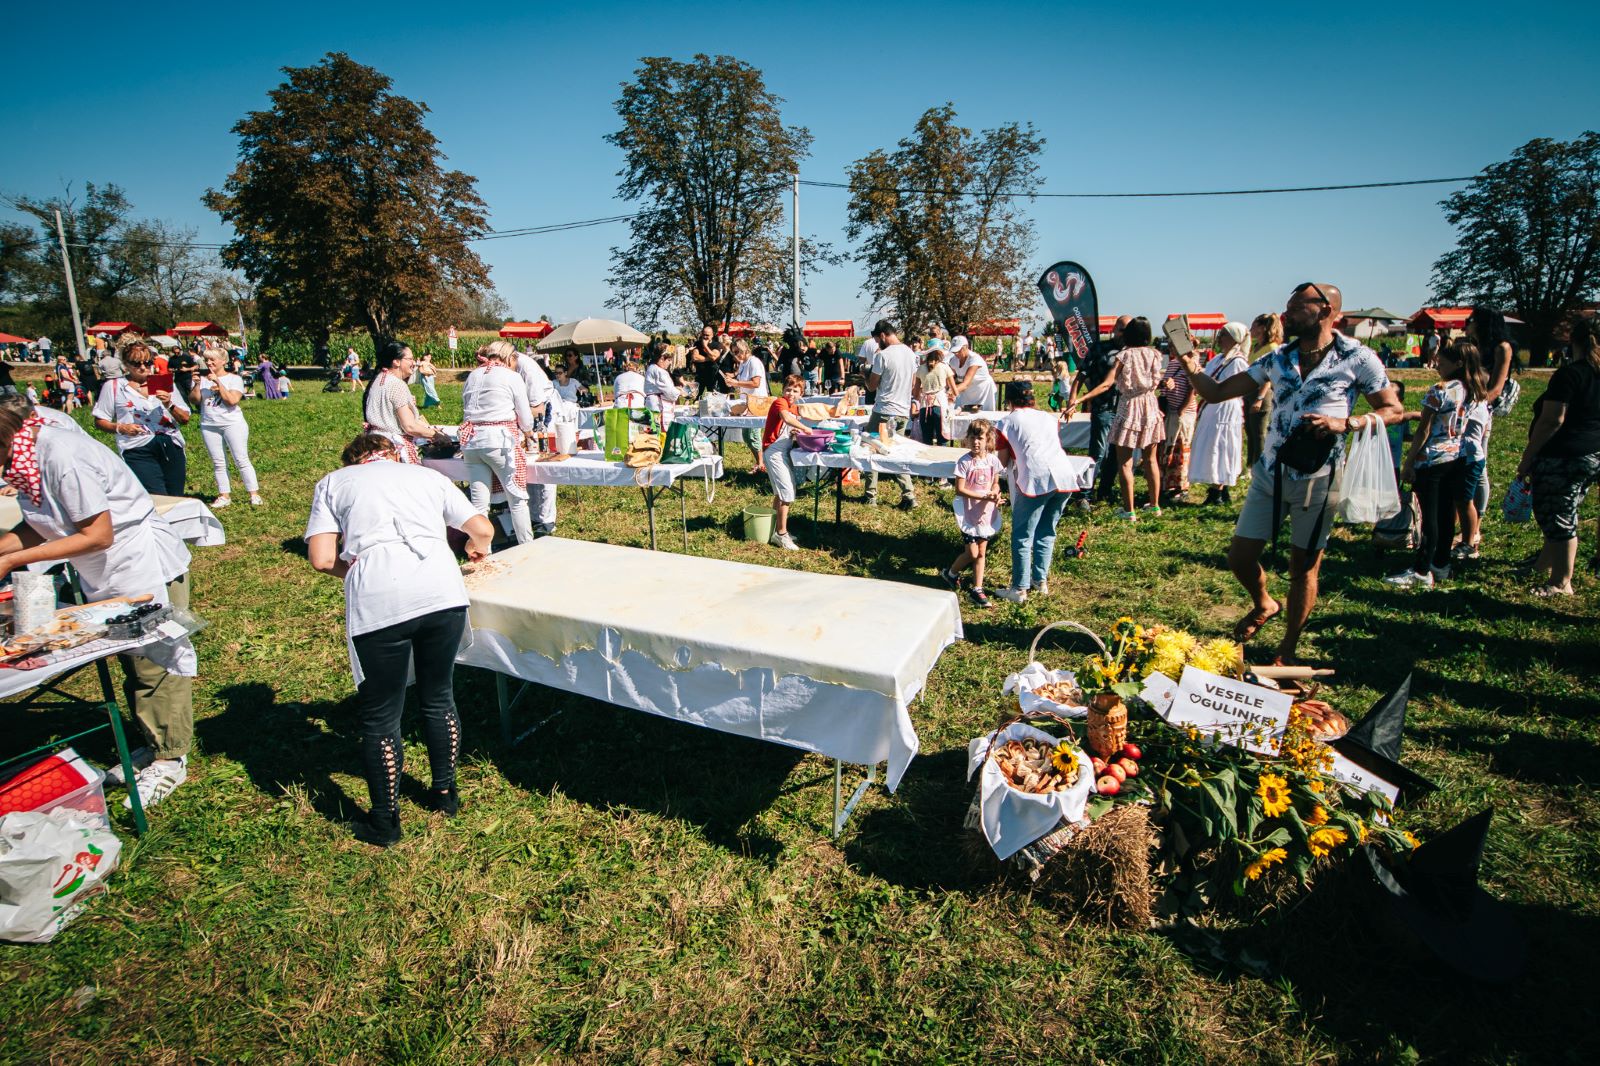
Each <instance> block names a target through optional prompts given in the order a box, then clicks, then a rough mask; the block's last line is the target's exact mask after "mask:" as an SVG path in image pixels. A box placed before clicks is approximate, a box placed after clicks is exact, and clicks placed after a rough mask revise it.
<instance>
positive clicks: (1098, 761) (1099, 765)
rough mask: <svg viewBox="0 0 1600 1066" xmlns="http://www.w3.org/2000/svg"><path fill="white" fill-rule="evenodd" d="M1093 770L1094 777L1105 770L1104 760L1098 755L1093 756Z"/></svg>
mask: <svg viewBox="0 0 1600 1066" xmlns="http://www.w3.org/2000/svg"><path fill="white" fill-rule="evenodd" d="M1094 772H1095V776H1096V777H1098V776H1100V775H1101V774H1103V773H1105V772H1106V761H1105V760H1104V759H1102V758H1101V757H1100V756H1098V755H1096V756H1095V757H1094Z"/></svg>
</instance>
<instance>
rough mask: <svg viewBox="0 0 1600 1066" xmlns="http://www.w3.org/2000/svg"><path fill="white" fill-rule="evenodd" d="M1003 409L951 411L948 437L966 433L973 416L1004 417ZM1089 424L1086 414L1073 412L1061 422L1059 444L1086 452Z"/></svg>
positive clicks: (952, 437) (992, 419) (959, 437)
mask: <svg viewBox="0 0 1600 1066" xmlns="http://www.w3.org/2000/svg"><path fill="white" fill-rule="evenodd" d="M1005 415H1006V412H1004V411H952V412H951V413H950V417H949V419H948V425H949V427H950V439H951V440H953V441H959V440H961V439H962V438H964V437H965V436H966V435H967V427H968V426H970V425H972V420H973V419H975V418H987V419H988V420H989V421H990V422H998V421H999V420H1000V419H1002V418H1004V417H1005ZM1089 424H1090V419H1089V416H1088V415H1087V414H1084V413H1081V412H1079V413H1075V414H1073V416H1072V417H1071V418H1070V419H1066V420H1063V421H1062V423H1061V446H1062V447H1063V448H1065V449H1066V450H1067V451H1069V452H1086V451H1088V450H1089Z"/></svg>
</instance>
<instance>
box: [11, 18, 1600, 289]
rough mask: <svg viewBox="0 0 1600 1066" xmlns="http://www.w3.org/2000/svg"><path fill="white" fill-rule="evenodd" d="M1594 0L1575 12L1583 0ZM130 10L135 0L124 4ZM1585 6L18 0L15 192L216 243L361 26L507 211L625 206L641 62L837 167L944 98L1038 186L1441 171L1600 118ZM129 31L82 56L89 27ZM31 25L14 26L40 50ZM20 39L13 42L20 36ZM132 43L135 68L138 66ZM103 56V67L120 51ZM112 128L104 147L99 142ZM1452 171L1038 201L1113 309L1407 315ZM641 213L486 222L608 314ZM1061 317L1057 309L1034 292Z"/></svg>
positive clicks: (511, 267) (501, 261)
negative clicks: (719, 67) (1312, 280)
mask: <svg viewBox="0 0 1600 1066" xmlns="http://www.w3.org/2000/svg"><path fill="white" fill-rule="evenodd" d="M1586 6H1587V5H1586ZM134 10H137V16H136V17H135V16H130V11H134ZM1580 12H1582V9H1581V8H1580V7H1579V6H1578V5H1577V4H1554V3H1538V2H1530V3H1521V4H1516V5H1504V4H1493V5H1491V4H1486V3H1475V2H1472V3H1456V4H1450V5H1445V4H1435V3H1413V4H1394V3H1390V4H1382V5H1364V4H1344V5H1332V4H1298V5H1297V4H1284V3H1274V4H1236V5H1193V4H1172V3H1151V4H1142V5H1138V4H1135V5H1128V6H1126V7H1123V8H1121V9H1117V10H1112V9H1111V5H1084V4H1071V3H1058V4H1053V5H1031V4H1030V5H1022V4H1017V5H1010V6H1004V7H987V6H978V5H971V6H968V5H954V4H941V3H932V2H929V3H923V4H915V5H911V4H904V5H901V4H883V5H864V4H839V3H813V4H809V5H805V6H800V5H773V6H770V7H767V6H760V5H751V4H701V5H688V4H680V5H674V4H652V5H634V4H621V3H617V4H608V5H595V6H592V7H579V6H577V5H572V6H566V5H563V6H548V5H541V4H518V5H503V6H502V5H495V4H491V3H480V4H475V5H463V4H457V5H439V4H418V3H409V2H405V0H395V2H393V3H388V4H343V5H341V4H329V3H323V4H317V5H311V4H300V3H294V2H283V3H277V4H271V5H256V4H248V5H243V6H237V5H217V4H206V5H183V4H167V5H154V6H153V8H150V9H130V8H128V7H127V6H126V5H102V4H93V3H89V4H81V5H62V6H60V7H56V6H53V5H33V4H30V5H26V6H25V7H22V8H19V9H18V10H15V11H13V12H11V13H10V14H9V15H8V20H7V21H8V23H9V28H10V29H11V31H12V32H11V35H10V39H11V41H12V43H13V48H14V52H13V61H12V63H11V64H9V69H8V76H7V77H6V78H5V80H4V82H3V84H0V145H4V146H5V148H6V153H7V156H6V163H5V167H4V170H3V172H0V191H3V192H6V193H9V194H26V195H33V196H47V195H50V194H52V193H55V192H57V191H59V190H60V189H61V187H62V186H63V184H65V183H66V182H69V181H71V182H74V183H76V184H78V185H79V186H81V184H82V182H83V181H85V180H91V181H97V182H115V183H116V184H119V185H121V186H123V187H124V188H125V189H126V190H127V192H128V193H129V195H130V197H131V198H132V200H133V202H134V205H135V208H136V211H137V212H138V213H139V214H141V215H145V216H155V217H161V218H166V219H169V220H171V221H174V222H179V223H183V224H186V225H192V226H195V227H196V228H198V229H199V231H200V234H201V239H202V240H220V239H222V238H223V237H224V236H225V233H224V230H223V228H222V227H221V226H220V224H218V222H217V221H216V219H215V217H214V216H212V215H210V214H209V213H208V212H207V211H205V209H204V208H202V207H201V206H200V203H199V197H200V195H201V193H202V192H203V191H204V190H205V189H206V188H207V187H208V186H213V185H217V184H220V183H221V181H222V180H223V178H224V177H225V175H226V173H227V171H228V170H229V169H230V168H231V166H232V165H233V162H234V158H235V154H236V151H237V142H236V139H235V138H234V137H233V135H232V134H231V133H230V132H229V128H230V126H231V125H232V124H233V123H234V122H235V121H236V120H237V119H238V118H239V117H240V116H241V115H243V114H244V113H245V112H246V111H249V110H252V109H255V108H259V107H261V106H264V103H265V94H266V92H267V90H269V89H270V88H272V87H273V86H275V85H276V84H278V83H279V82H280V81H281V80H282V75H281V73H280V69H279V68H281V67H283V66H286V65H294V66H301V65H307V64H311V63H314V62H316V61H317V60H318V59H319V58H320V57H321V56H322V55H323V54H324V53H326V52H328V51H333V50H342V51H346V52H348V53H350V55H351V56H353V57H354V58H355V59H357V60H359V61H361V62H364V63H367V64H370V65H372V66H375V67H377V68H378V69H380V70H382V71H384V72H385V73H387V74H389V75H390V76H391V77H392V78H394V80H395V86H396V89H397V91H399V92H401V93H404V94H405V95H407V96H410V97H412V98H413V99H417V100H421V101H423V102H425V103H426V104H427V105H428V106H429V107H430V108H431V109H432V114H431V116H430V127H431V128H432V130H433V131H434V133H435V134H436V135H437V136H438V137H439V139H440V141H441V142H442V144H443V147H444V150H445V152H446V153H447V154H448V155H449V157H450V164H451V165H453V166H456V167H459V168H461V169H463V170H465V171H467V172H468V173H471V174H474V175H476V176H477V177H478V180H479V190H480V192H481V194H482V195H483V197H484V199H485V200H486V201H487V202H488V204H489V207H490V212H491V216H490V218H491V224H492V225H493V226H494V228H496V229H512V228H517V227H523V226H535V225H543V224H548V223H558V222H565V221H571V220H577V219H586V218H593V217H599V216H604V215H612V214H618V213H622V212H625V211H626V210H628V206H627V205H626V204H625V203H623V202H620V201H618V200H617V199H616V198H615V195H614V194H615V189H616V177H615V175H616V171H617V170H618V168H619V165H620V158H619V155H618V153H617V152H616V150H615V149H613V148H611V147H610V146H609V145H607V144H605V143H604V142H603V141H602V140H601V137H602V135H604V134H605V133H607V132H609V131H610V130H612V129H614V128H615V125H616V117H615V113H614V111H613V105H614V102H615V100H616V98H617V95H618V87H619V85H620V83H621V82H622V81H624V80H625V79H627V78H628V77H629V76H630V74H631V72H632V71H633V70H634V68H635V67H636V65H637V60H638V58H639V57H640V56H643V55H671V56H674V57H680V58H686V57H688V56H691V55H693V54H695V53H696V52H707V53H712V54H718V53H720V54H728V55H733V56H736V57H738V58H740V59H743V60H745V61H747V62H749V63H752V64H754V65H755V66H757V67H760V68H761V69H762V70H763V71H764V72H765V74H766V78H767V84H768V87H769V88H770V89H772V90H773V91H774V92H776V93H777V94H778V95H780V96H782V97H784V98H785V100H786V104H785V106H784V117H785V119H786V121H788V122H790V123H793V124H798V125H804V126H806V127H808V128H809V129H810V130H811V132H812V134H813V135H814V137H815V141H814V143H813V146H812V156H811V158H810V159H809V160H808V161H807V163H806V164H805V166H804V168H803V174H802V176H803V177H806V178H810V179H818V180H827V181H836V180H840V179H841V178H842V175H843V174H844V171H845V169H846V168H847V167H848V166H849V164H850V163H851V162H852V161H854V160H855V159H857V158H859V157H860V156H862V155H864V154H866V153H867V152H869V151H871V150H872V149H874V148H877V147H887V146H892V145H893V144H894V142H896V141H897V140H899V139H900V138H901V137H902V136H905V135H906V134H907V133H908V132H909V131H910V129H911V127H912V125H913V123H914V122H915V121H916V119H917V117H918V116H919V115H920V114H921V113H922V112H923V111H924V110H926V109H927V108H928V107H931V106H935V105H938V104H941V103H943V102H945V101H946V100H948V101H951V102H953V103H954V104H955V106H956V109H957V112H958V114H959V116H960V118H961V120H962V122H963V123H964V124H965V125H968V126H969V127H972V128H975V129H983V128H988V127H991V126H994V125H998V124H1000V123H1003V122H1008V121H1031V122H1033V123H1034V125H1035V126H1036V127H1038V129H1039V130H1040V132H1041V133H1042V134H1043V135H1044V137H1045V138H1046V140H1047V142H1048V143H1047V145H1046V148H1045V153H1044V157H1043V160H1042V169H1043V172H1044V173H1045V175H1046V184H1045V189H1046V190H1047V191H1057V192H1074V191H1076V192H1100V191H1108V192H1109V191H1153V190H1173V189H1224V188H1241V187H1263V186H1295V185H1323V184H1336V183H1346V182H1364V181H1385V180H1404V179H1410V178H1428V177H1448V176H1456V175H1467V174H1473V173H1475V172H1477V171H1478V170H1479V169H1480V168H1482V167H1483V166H1484V165H1486V164H1488V163H1491V162H1494V161H1496V160H1499V159H1503V158H1505V157H1506V156H1507V155H1508V154H1509V153H1510V152H1511V151H1512V150H1513V149H1514V148H1516V147H1517V146H1518V145H1520V144H1522V143H1523V142H1525V141H1527V140H1529V139H1530V138H1533V137H1539V136H1544V137H1553V138H1562V139H1565V138H1570V137H1572V136H1574V135H1576V134H1578V133H1580V132H1582V131H1583V130H1584V129H1586V128H1593V127H1595V126H1596V125H1597V124H1600V79H1597V78H1596V77H1594V75H1593V70H1594V66H1593V64H1594V60H1595V57H1596V56H1597V55H1600V50H1597V47H1596V46H1597V45H1600V19H1597V18H1596V17H1595V16H1594V14H1593V9H1592V8H1589V10H1588V11H1587V12H1586V13H1580ZM96 39H99V40H106V39H110V40H115V41H116V42H118V43H117V45H116V47H115V48H113V49H111V50H109V51H108V52H106V53H104V54H103V59H102V56H101V54H98V53H94V52H92V51H85V52H84V53H82V54H83V56H84V58H85V60H86V61H87V65H86V66H85V67H84V68H82V69H80V70H79V71H77V72H73V71H71V70H69V68H68V66H67V64H66V63H64V62H57V60H58V59H60V58H62V57H65V56H66V55H67V54H68V52H69V50H70V49H71V48H72V47H73V46H74V44H75V43H82V42H88V41H92V40H96ZM24 43H25V46H24ZM18 49H20V51H19V50H18ZM141 60H142V61H143V62H142V63H141V62H140V61H141ZM102 63H103V65H100V64H102ZM89 144H96V145H102V146H103V145H119V146H121V147H118V148H115V149H106V148H86V147H85V146H86V145H89ZM1453 188H1455V186H1449V187H1439V186H1431V187H1430V186H1423V187H1419V188H1411V189H1394V190H1372V191H1355V192H1340V193H1319V194H1300V195H1280V196H1259V197H1239V198H1228V199H1176V200H1056V201H1050V200H1040V201H1036V202H1035V203H1034V204H1033V205H1031V208H1030V210H1031V212H1032V216H1033V218H1034V219H1035V220H1036V223H1037V232H1038V251H1037V258H1038V263H1037V264H1036V265H1037V266H1039V267H1041V268H1042V267H1044V266H1047V265H1049V263H1050V262H1052V261H1054V260H1056V259H1060V258H1072V259H1077V260H1078V261H1080V262H1082V263H1083V264H1085V265H1086V266H1087V267H1088V268H1089V269H1090V271H1091V272H1092V273H1093V274H1094V276H1095V279H1096V281H1097V283H1098V285H1099V289H1100V297H1101V309H1102V311H1103V312H1105V313H1121V312H1128V313H1136V314H1147V315H1150V316H1152V317H1154V316H1157V315H1165V314H1166V313H1168V312H1170V311H1222V312H1225V313H1227V314H1228V315H1229V316H1231V317H1234V318H1243V319H1246V320H1248V318H1249V317H1250V316H1251V315H1253V314H1255V313H1257V312H1259V311H1262V310H1268V309H1278V308H1280V307H1281V305H1282V301H1283V298H1284V296H1285V295H1286V294H1287V292H1288V290H1289V288H1290V287H1291V286H1292V285H1293V284H1294V283H1295V282H1299V281H1302V280H1305V279H1306V278H1309V277H1316V278H1318V279H1326V280H1330V281H1334V282H1337V283H1339V284H1341V285H1343V286H1344V289H1345V292H1346V302H1347V306H1367V305H1372V304H1382V305H1384V306H1387V307H1389V308H1390V309H1392V310H1394V311H1398V312H1401V313H1409V312H1410V311H1412V310H1415V308H1416V307H1417V306H1418V305H1419V304H1420V303H1421V302H1422V300H1423V299H1424V298H1425V296H1426V294H1427V280H1428V273H1429V267H1430V265H1431V263H1432V261H1433V260H1434V258H1435V257H1437V256H1438V255H1439V253H1441V252H1442V251H1444V250H1446V249H1447V248H1448V247H1449V246H1450V244H1451V229H1450V227H1448V226H1447V225H1446V224H1445V222H1444V219H1443V216H1442V214H1441V212H1440V211H1439V209H1438V207H1437V202H1438V201H1439V200H1440V199H1441V198H1442V197H1443V196H1444V195H1446V194H1447V193H1448V192H1449V191H1450V190H1451V189H1453ZM845 195H846V194H845V193H844V192H843V191H842V190H826V189H803V190H802V200H801V225H802V229H803V230H804V231H805V232H806V233H807V234H808V235H811V236H814V237H816V238H818V239H821V240H826V241H831V242H833V243H834V244H835V245H836V246H843V245H844V234H843V225H844V217H845ZM625 237H626V228H625V226H623V225H612V226H606V227H598V228H592V229H585V230H578V231H575V232H571V233H565V234H555V235H549V236H535V237H526V238H518V239H510V240H499V241H488V242H484V243H481V244H480V245H478V248H479V251H480V253H481V254H482V255H483V256H484V258H485V260H486V261H487V262H488V263H489V264H490V267H491V269H492V273H493V278H494V281H495V284H496V287H497V288H498V289H499V290H500V292H501V293H503V294H504V295H505V296H506V298H507V299H508V300H509V301H510V302H511V305H512V307H513V309H514V310H515V311H516V313H517V314H518V315H522V316H530V317H531V316H537V315H540V314H548V315H550V316H551V317H552V318H554V319H556V320H557V321H561V320H564V319H568V318H574V317H578V316H580V315H584V314H604V313H606V312H604V310H603V304H604V301H605V300H606V298H607V297H608V295H609V292H608V290H607V288H606V285H605V275H606V271H607V263H608V258H609V252H608V249H609V247H610V246H611V245H612V244H615V243H619V242H621V241H623V240H624V239H625ZM860 282H861V279H860V273H859V271H858V270H857V269H856V268H855V267H854V266H853V265H847V266H844V267H839V268H832V269H829V270H827V271H825V272H824V273H823V274H822V275H821V276H819V277H816V278H814V280H812V281H811V283H810V286H809V289H808V292H807V302H808V304H809V314H810V316H811V317H817V318H835V317H854V318H855V319H857V320H858V321H860V320H862V319H864V317H865V315H866V314H867V313H868V310H869V307H870V301H869V299H868V298H867V297H866V296H865V295H863V294H862V293H861V291H860ZM1036 315H1037V316H1038V317H1039V318H1041V319H1042V317H1043V310H1042V307H1041V308H1038V309H1036Z"/></svg>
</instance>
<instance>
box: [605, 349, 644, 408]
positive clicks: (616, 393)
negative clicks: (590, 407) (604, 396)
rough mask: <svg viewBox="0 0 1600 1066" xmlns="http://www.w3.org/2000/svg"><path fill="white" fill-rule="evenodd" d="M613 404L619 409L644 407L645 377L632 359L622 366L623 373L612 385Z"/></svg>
mask: <svg viewBox="0 0 1600 1066" xmlns="http://www.w3.org/2000/svg"><path fill="white" fill-rule="evenodd" d="M611 402H612V404H613V405H615V406H617V407H643V406H644V375H643V374H642V373H640V372H639V364H638V363H636V362H634V361H633V360H632V359H629V360H628V361H627V362H625V363H623V364H622V373H620V374H618V375H617V377H616V380H615V381H613V382H612V383H611Z"/></svg>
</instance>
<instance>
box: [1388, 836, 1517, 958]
mask: <svg viewBox="0 0 1600 1066" xmlns="http://www.w3.org/2000/svg"><path fill="white" fill-rule="evenodd" d="M1490 815H1491V812H1490V810H1488V809H1485V810H1483V811H1480V812H1479V813H1478V814H1475V815H1473V816H1472V817H1471V818H1468V819H1467V820H1466V821H1464V822H1462V823H1461V824H1460V825H1457V826H1455V827H1454V828H1452V829H1449V830H1446V831H1445V832H1444V833H1441V834H1440V835H1439V836H1437V837H1434V838H1433V839H1432V840H1429V841H1428V842H1427V843H1425V844H1423V845H1421V846H1420V847H1418V848H1417V849H1416V850H1415V851H1413V852H1412V853H1411V854H1410V855H1409V856H1405V857H1402V858H1400V859H1397V860H1393V861H1386V860H1384V859H1383V858H1380V857H1379V855H1378V853H1377V849H1376V848H1366V849H1363V850H1364V852H1365V854H1366V856H1367V861H1368V862H1369V863H1370V864H1371V866H1372V872H1373V875H1374V876H1375V877H1376V878H1377V880H1378V885H1379V886H1380V888H1381V890H1382V891H1383V892H1384V893H1385V894H1386V895H1387V897H1388V901H1389V907H1390V914H1391V915H1392V916H1393V917H1394V919H1395V920H1396V921H1397V922H1399V924H1400V925H1401V926H1403V927H1405V928H1406V929H1408V930H1410V931H1411V933H1413V934H1414V935H1415V936H1416V938H1417V939H1418V940H1420V941H1422V943H1423V944H1425V945H1426V946H1427V947H1428V949H1429V950H1431V951H1432V952H1433V953H1434V954H1435V955H1437V956H1438V957H1439V958H1440V959H1441V960H1442V961H1444V962H1445V963H1447V964H1448V965H1450V966H1453V967H1454V968H1456V969H1457V970H1460V971H1461V972H1463V973H1466V974H1469V975H1470V976H1473V977H1476V978H1478V979H1479V980H1483V981H1509V980H1511V979H1512V978H1513V977H1516V976H1517V975H1518V974H1519V973H1520V972H1521V971H1522V967H1523V965H1524V963H1525V962H1526V961H1527V945H1526V944H1525V943H1524V941H1523V937H1522V932H1521V930H1519V929H1518V928H1517V925H1516V923H1515V922H1514V921H1513V920H1512V918H1511V915H1510V914H1509V913H1508V912H1507V910H1506V908H1505V905H1504V904H1502V903H1501V902H1500V901H1499V900H1497V899H1495V898H1494V897H1492V896H1490V895H1489V894H1488V893H1487V892H1485V891H1484V890H1483V889H1482V887H1480V886H1479V884H1478V866H1479V865H1480V864H1481V863H1482V861H1483V847H1484V843H1485V842H1486V841H1487V839H1488V836H1489V819H1490Z"/></svg>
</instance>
